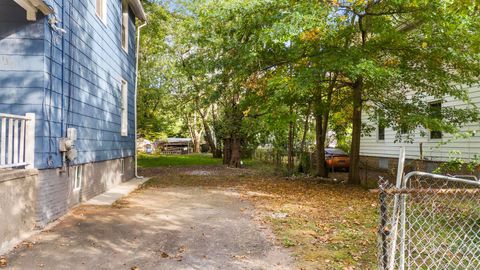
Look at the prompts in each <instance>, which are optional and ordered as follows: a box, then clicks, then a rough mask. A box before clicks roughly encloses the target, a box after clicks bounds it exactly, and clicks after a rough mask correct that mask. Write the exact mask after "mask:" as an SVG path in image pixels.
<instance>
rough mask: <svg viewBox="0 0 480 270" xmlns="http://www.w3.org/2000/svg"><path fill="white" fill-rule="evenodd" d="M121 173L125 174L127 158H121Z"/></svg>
mask: <svg viewBox="0 0 480 270" xmlns="http://www.w3.org/2000/svg"><path fill="white" fill-rule="evenodd" d="M120 174H121V175H124V174H125V159H123V158H122V159H120Z"/></svg>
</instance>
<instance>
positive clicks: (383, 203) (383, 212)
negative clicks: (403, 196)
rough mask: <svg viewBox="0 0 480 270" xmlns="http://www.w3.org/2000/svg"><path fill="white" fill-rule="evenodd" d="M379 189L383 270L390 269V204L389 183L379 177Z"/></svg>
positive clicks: (381, 264)
mask: <svg viewBox="0 0 480 270" xmlns="http://www.w3.org/2000/svg"><path fill="white" fill-rule="evenodd" d="M378 187H379V202H380V227H379V228H378V233H379V235H380V257H379V264H380V269H381V270H387V269H388V236H389V230H388V227H387V224H388V202H387V192H386V189H388V181H387V180H385V179H383V177H379V179H378Z"/></svg>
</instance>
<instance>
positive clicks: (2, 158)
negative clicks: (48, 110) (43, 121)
mask: <svg viewBox="0 0 480 270" xmlns="http://www.w3.org/2000/svg"><path fill="white" fill-rule="evenodd" d="M34 158H35V114H34V113H27V114H25V115H13V114H5V113H0V169H1V168H16V167H25V168H28V169H31V168H33V166H34Z"/></svg>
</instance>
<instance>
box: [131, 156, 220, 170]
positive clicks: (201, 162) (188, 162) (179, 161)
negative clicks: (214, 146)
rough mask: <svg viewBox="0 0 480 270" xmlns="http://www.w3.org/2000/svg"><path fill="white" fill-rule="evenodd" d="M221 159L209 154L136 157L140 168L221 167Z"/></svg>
mask: <svg viewBox="0 0 480 270" xmlns="http://www.w3.org/2000/svg"><path fill="white" fill-rule="evenodd" d="M221 164H222V159H217V158H213V157H212V155H211V154H189V155H145V154H141V155H139V156H138V166H139V167H140V168H154V167H169V166H206V165H221Z"/></svg>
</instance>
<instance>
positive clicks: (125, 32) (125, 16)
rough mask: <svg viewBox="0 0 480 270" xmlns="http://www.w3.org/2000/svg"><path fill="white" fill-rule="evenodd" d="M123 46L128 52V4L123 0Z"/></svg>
mask: <svg viewBox="0 0 480 270" xmlns="http://www.w3.org/2000/svg"><path fill="white" fill-rule="evenodd" d="M122 48H123V49H124V50H125V51H126V52H128V4H127V1H125V0H123V1H122Z"/></svg>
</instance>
